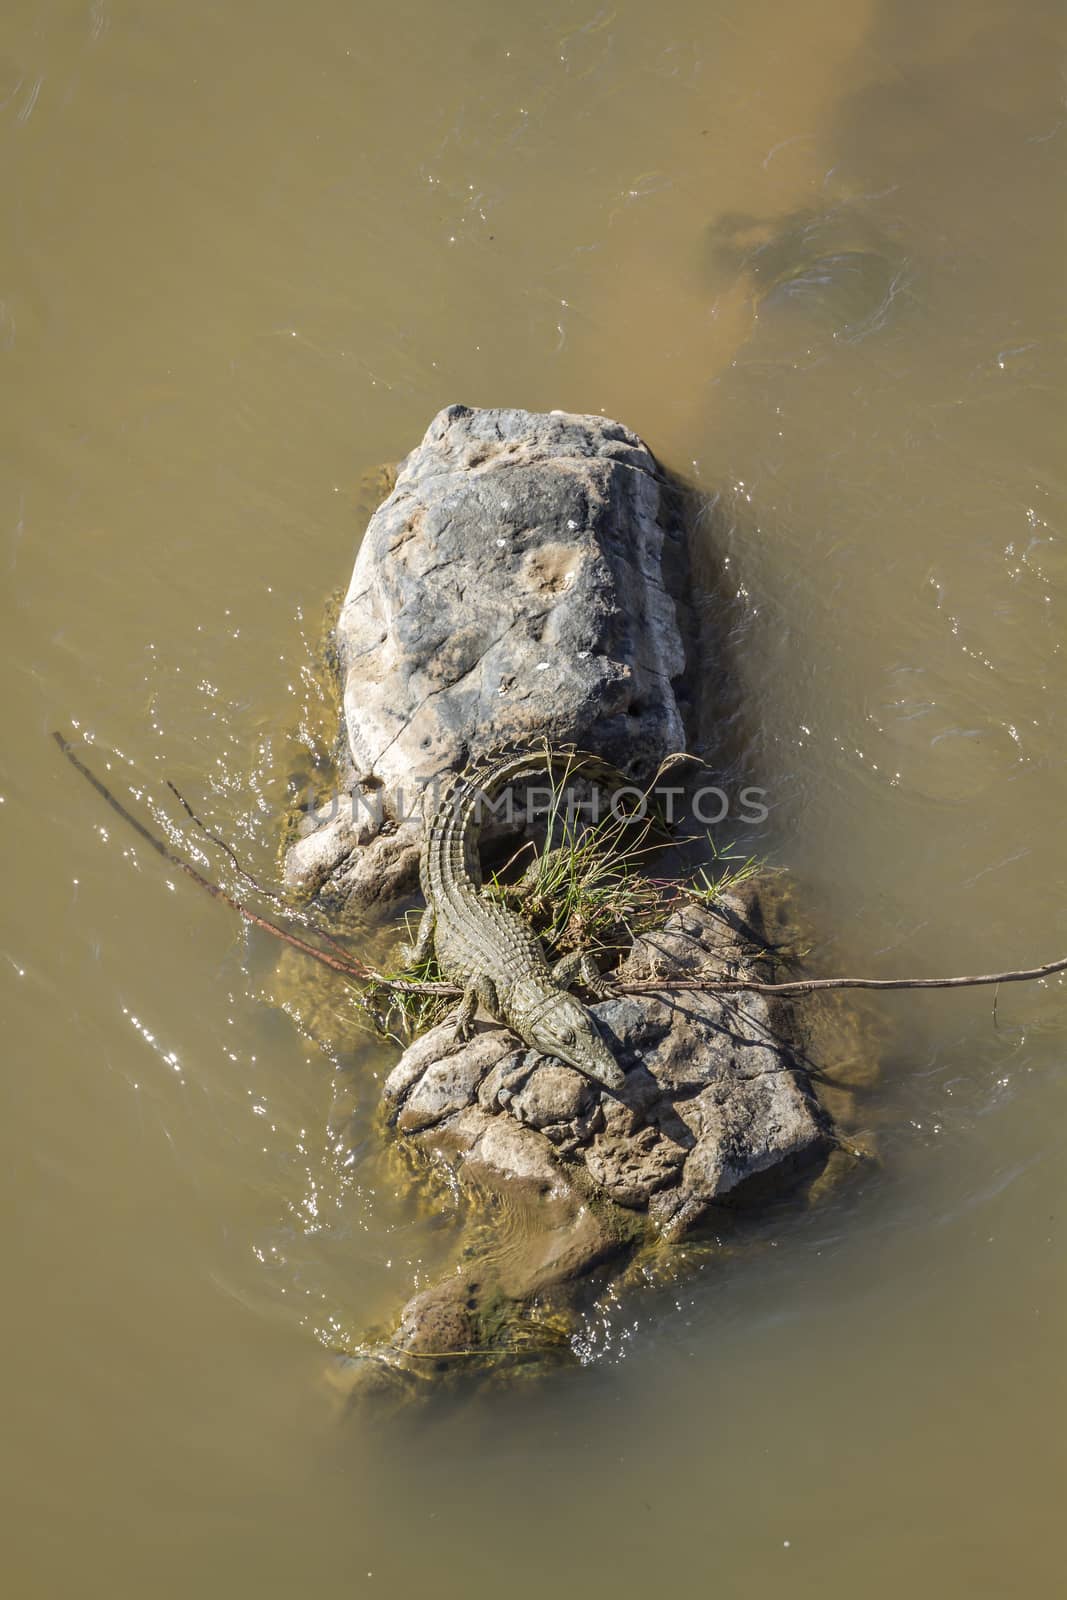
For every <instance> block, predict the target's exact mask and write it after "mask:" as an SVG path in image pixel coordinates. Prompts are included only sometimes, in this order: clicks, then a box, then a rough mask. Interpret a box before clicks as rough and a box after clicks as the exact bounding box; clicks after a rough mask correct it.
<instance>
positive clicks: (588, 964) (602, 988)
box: [552, 950, 607, 995]
mask: <svg viewBox="0 0 1067 1600" xmlns="http://www.w3.org/2000/svg"><path fill="white" fill-rule="evenodd" d="M552 976H553V978H555V980H556V982H557V983H558V984H559V986H560V988H562V989H569V988H570V987H571V985H572V984H574V983H576V982H577V981H578V980H579V979H581V981H582V983H583V984H584V985H585V987H586V988H587V989H588V990H589V992H590V993H591V994H595V995H603V994H606V993H607V985H606V983H605V981H604V977H603V974H602V973H601V971H600V968H599V967H598V966H597V964H596V962H595V961H594V960H593V957H592V956H591V955H590V954H589V952H588V950H572V951H571V953H570V954H569V955H566V956H561V957H560V959H559V960H558V961H557V962H556V964H555V966H554V967H553V968H552Z"/></svg>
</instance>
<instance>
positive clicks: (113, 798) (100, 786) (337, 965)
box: [52, 732, 461, 995]
mask: <svg viewBox="0 0 1067 1600" xmlns="http://www.w3.org/2000/svg"><path fill="white" fill-rule="evenodd" d="M52 737H53V739H54V740H55V741H56V744H57V745H58V746H59V748H60V750H62V752H63V754H64V755H65V756H66V758H67V760H68V761H69V762H70V764H71V766H72V767H74V769H75V771H77V772H80V773H81V775H82V777H83V778H84V779H85V780H86V782H87V783H91V784H92V786H93V788H94V789H95V790H96V792H97V794H98V795H100V796H101V797H102V798H103V799H104V800H106V801H107V803H108V805H109V806H110V807H111V809H112V810H113V811H117V812H118V814H119V816H120V817H121V818H122V820H123V822H126V823H128V824H129V826H130V827H131V828H132V829H133V830H134V832H135V833H137V834H139V835H140V837H141V838H142V839H143V840H144V841H145V843H146V844H147V845H150V846H151V848H152V849H153V850H154V851H155V852H156V854H157V855H160V856H162V857H163V859H164V861H169V862H170V864H171V866H172V867H177V868H178V869H179V871H181V872H184V873H186V874H187V875H188V876H189V877H190V878H192V880H193V882H194V883H198V884H199V885H200V887H201V889H206V890H207V892H208V894H210V895H212V896H213V897H214V898H215V899H216V900H221V901H223V903H224V904H225V905H228V906H229V907H230V909H231V910H232V911H236V912H237V914H238V916H240V917H243V918H244V920H245V921H246V922H249V923H251V924H252V926H253V927H254V928H262V929H263V930H264V932H266V933H270V934H273V936H274V937H275V938H276V939H281V940H283V941H284V942H285V943H286V944H289V945H292V947H293V948H294V950H299V951H301V952H302V953H303V954H304V955H306V956H312V957H313V958H314V960H316V961H321V962H322V964H323V965H324V966H326V967H331V968H332V969H333V971H334V972H339V973H341V974H342V976H343V977H346V978H353V979H355V980H356V981H357V982H359V983H374V984H382V985H384V986H386V987H387V988H390V989H395V990H398V991H401V992H403V993H412V992H415V993H417V994H446V995H458V994H460V993H461V991H460V990H459V989H458V988H457V987H456V986H455V985H453V984H447V983H438V984H433V983H413V982H412V983H409V982H407V981H405V980H404V979H400V978H386V977H385V976H384V975H383V974H382V973H379V972H375V970H374V968H373V967H368V966H366V965H365V964H364V963H363V962H361V961H359V962H357V961H350V960H348V959H347V958H346V957H341V956H336V955H332V954H331V953H330V952H329V951H328V950H320V949H319V947H318V946H317V945H314V944H309V943H308V941H307V940H306V939H301V938H300V936H299V935H298V934H295V933H292V932H290V930H289V929H288V928H282V927H280V926H279V925H278V923H276V922H271V920H270V919H269V917H261V916H260V915H259V914H258V912H255V911H253V910H252V909H251V907H249V906H246V905H244V904H243V903H242V901H240V900H237V899H235V898H234V896H233V895H232V894H227V892H226V890H225V889H223V888H221V887H220V886H219V885H218V884H217V883H212V881H211V879H210V878H206V877H205V876H204V874H203V873H202V872H200V871H199V870H198V869H197V868H196V867H194V866H193V864H192V862H191V861H186V859H185V857H184V856H181V855H179V854H178V852H177V851H176V850H172V849H171V847H170V846H169V845H168V844H165V843H164V841H163V840H162V839H160V838H158V837H157V836H156V835H155V834H154V833H153V832H152V830H151V829H150V828H148V827H146V826H145V824H144V823H143V822H142V821H141V820H140V818H139V817H135V816H134V814H133V812H132V811H129V810H127V808H126V807H125V806H124V805H123V803H122V801H121V800H120V799H119V798H118V796H117V795H114V794H112V792H111V790H110V789H109V788H108V786H107V784H106V783H103V782H102V781H101V779H99V778H98V777H97V776H96V773H95V772H93V771H92V770H91V768H89V767H87V766H86V765H85V762H84V761H82V760H81V758H80V757H79V756H77V755H76V754H75V752H74V748H73V746H72V745H71V743H70V740H69V739H66V738H64V736H63V734H61V733H59V732H55V733H53V735H52Z"/></svg>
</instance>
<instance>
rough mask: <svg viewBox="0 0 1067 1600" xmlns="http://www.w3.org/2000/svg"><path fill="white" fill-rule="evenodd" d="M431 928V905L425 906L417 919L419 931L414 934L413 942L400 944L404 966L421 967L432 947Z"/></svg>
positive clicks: (432, 917)
mask: <svg viewBox="0 0 1067 1600" xmlns="http://www.w3.org/2000/svg"><path fill="white" fill-rule="evenodd" d="M433 928H434V914H433V907H432V906H427V907H426V910H425V911H424V912H423V913H422V916H421V918H420V919H419V931H418V933H417V934H416V935H415V943H414V944H402V945H401V946H400V960H401V962H402V963H403V965H404V966H405V967H421V965H422V963H423V962H424V961H425V960H426V959H427V957H428V956H429V954H430V951H431V950H432V949H433Z"/></svg>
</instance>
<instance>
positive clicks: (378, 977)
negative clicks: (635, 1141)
mask: <svg viewBox="0 0 1067 1600" xmlns="http://www.w3.org/2000/svg"><path fill="white" fill-rule="evenodd" d="M52 737H53V739H55V741H56V743H57V744H58V746H59V748H60V750H62V752H63V754H64V755H65V756H66V758H67V760H68V761H69V762H70V763H71V765H72V766H73V767H74V768H75V770H76V771H78V772H80V773H81V775H82V777H83V778H85V779H86V781H87V782H88V783H91V784H92V786H93V788H94V789H95V790H96V792H97V794H99V795H101V796H102V798H103V799H104V800H106V801H107V803H108V805H109V806H110V807H111V808H112V810H113V811H117V812H118V814H119V816H120V817H121V818H122V819H123V821H124V822H126V823H128V824H129V826H130V827H131V828H133V830H134V831H135V832H136V833H138V834H140V836H141V838H142V839H143V840H144V841H145V843H146V844H148V845H151V847H152V849H153V850H155V851H156V853H157V855H161V856H162V857H163V859H164V861H169V862H170V864H171V865H172V866H174V867H177V868H179V870H180V871H182V872H184V873H186V874H187V875H188V876H189V877H190V878H192V880H193V882H194V883H198V884H199V885H200V887H201V888H202V889H206V890H207V892H208V894H210V895H213V896H214V898H215V899H216V900H222V901H223V902H224V903H225V904H226V905H228V906H229V907H230V908H231V910H233V911H236V912H237V914H238V916H241V917H243V918H244V920H245V921H246V922H249V923H251V924H252V926H253V927H255V928H262V929H263V930H264V932H266V933H270V934H273V935H274V937H275V938H276V939H281V940H283V941H284V942H285V943H286V944H289V945H292V946H293V948H294V949H295V950H300V951H301V952H302V953H303V954H304V955H306V956H311V957H312V958H313V959H314V960H315V961H321V962H322V964H323V965H324V966H327V967H331V968H332V969H333V971H334V972H339V973H341V974H342V976H343V977H346V978H352V979H354V980H356V981H357V982H359V983H371V984H375V985H377V986H380V987H381V988H385V989H391V990H393V991H395V992H396V993H398V994H439V995H459V994H460V993H462V991H461V990H460V989H459V988H458V986H457V985H455V984H451V983H418V982H415V981H414V980H413V979H412V980H409V979H404V978H387V977H386V976H385V975H384V973H381V972H376V971H375V970H374V968H373V967H368V966H366V965H365V963H363V962H361V961H351V960H349V959H348V958H347V957H340V956H336V955H331V953H330V952H329V951H328V950H320V949H319V947H318V946H317V945H313V944H309V943H308V941H307V940H306V939H301V938H300V937H299V936H298V935H297V934H295V933H292V932H290V930H289V929H288V928H282V927H280V926H279V925H278V923H276V922H271V921H270V919H269V918H268V917H261V916H259V915H258V913H257V912H255V911H252V910H251V909H250V907H248V906H246V905H244V904H243V903H242V902H241V901H240V900H236V899H235V898H234V897H233V895H231V894H227V892H226V890H225V889H223V888H221V887H220V886H219V885H218V884H217V883H212V881H211V879H210V878H206V877H205V876H204V874H203V873H202V872H199V871H198V870H197V868H196V867H194V866H193V864H192V862H190V861H186V859H185V857H184V856H181V855H179V854H178V852H177V851H176V850H172V849H171V848H170V846H169V845H167V844H165V843H164V841H163V840H162V839H160V838H157V836H156V835H155V834H154V833H153V832H152V831H151V829H149V828H147V827H146V826H145V824H144V823H143V822H141V821H140V820H139V819H138V818H137V817H135V816H134V814H133V812H132V811H128V810H127V809H126V807H125V806H124V805H123V804H122V801H121V800H119V799H118V798H117V796H115V795H114V794H112V792H111V790H110V789H109V788H108V787H107V785H106V784H105V783H103V782H101V780H100V779H99V778H98V777H97V776H96V774H95V773H94V772H92V771H91V770H90V768H89V767H87V766H86V765H85V763H84V762H83V761H82V760H81V759H80V758H79V757H78V756H77V755H76V754H75V753H74V749H73V746H72V745H71V743H70V741H69V740H68V739H66V738H65V737H64V736H63V734H61V733H59V732H56V733H53V735H52ZM171 787H172V788H173V787H174V786H173V784H172V785H171ZM175 793H176V794H177V790H175ZM178 798H179V800H181V801H182V804H183V805H184V806H185V808H186V810H187V811H189V814H190V816H193V812H192V811H191V809H190V807H189V806H188V804H187V803H186V802H185V800H184V799H183V798H182V796H181V795H178ZM194 821H197V822H199V818H197V817H194ZM201 826H203V824H201ZM212 837H214V835H212ZM217 842H219V843H221V841H217ZM224 848H226V849H228V846H224ZM230 854H231V859H234V860H236V858H235V857H233V855H232V852H230ZM238 870H239V871H241V872H242V875H243V876H247V874H246V873H244V872H243V869H242V868H241V867H240V866H238ZM324 937H326V938H329V935H324ZM331 942H332V941H331ZM1057 972H1067V957H1064V958H1063V959H1061V960H1059V961H1046V962H1045V963H1043V965H1041V966H1040V967H1019V968H1016V969H1015V970H1013V971H1010V972H985V973H980V974H978V975H976V976H973V977H966V976H965V977H956V978H798V979H794V980H793V981H791V982H789V983H761V982H759V981H758V980H757V979H755V978H701V977H699V976H694V977H690V978H664V979H661V980H660V981H658V982H657V981H656V980H654V979H650V980H649V981H647V982H643V983H628V984H625V985H619V986H618V992H619V993H622V994H668V993H672V992H674V993H677V992H681V991H684V990H687V989H688V990H694V989H701V990H708V991H710V992H711V993H713V994H733V993H736V992H737V991H738V990H742V989H744V990H748V991H751V992H752V993H754V994H780V995H800V994H814V993H815V992H816V991H821V990H826V989H977V988H983V987H989V986H990V985H993V984H1001V983H1035V982H1037V981H1038V980H1039V979H1041V978H1049V977H1052V976H1053V975H1054V974H1055V973H1057Z"/></svg>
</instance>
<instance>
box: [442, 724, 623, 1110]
mask: <svg viewBox="0 0 1067 1600" xmlns="http://www.w3.org/2000/svg"><path fill="white" fill-rule="evenodd" d="M546 771H549V772H552V773H555V772H557V771H562V772H569V773H573V774H575V775H577V776H582V775H585V774H590V775H593V776H600V777H603V776H604V775H605V774H610V777H611V779H612V780H613V781H614V782H615V783H621V782H623V781H624V780H623V779H622V778H621V776H620V775H619V774H618V773H616V772H614V771H613V770H612V769H610V768H607V767H606V766H605V764H604V763H602V762H599V761H597V760H596V759H595V758H593V757H586V756H554V755H551V754H546V755H545V756H530V755H522V756H506V757H502V758H501V759H500V760H498V761H496V762H493V763H490V764H489V765H487V766H485V767H482V768H478V769H475V770H473V771H470V772H467V773H464V774H462V775H461V776H460V777H458V778H457V779H456V780H455V782H454V783H453V785H452V787H451V788H450V789H449V791H448V793H447V795H446V796H445V798H444V800H443V801H442V803H441V805H440V806H439V807H438V810H437V812H436V813H435V815H434V817H433V819H432V821H431V823H430V826H429V830H428V832H427V837H426V842H425V844H424V846H423V850H422V859H421V865H420V876H421V880H422V892H423V894H424V896H425V898H426V911H425V913H424V915H423V921H422V925H421V926H420V928H419V937H418V940H417V943H416V946H415V950H414V952H413V955H416V956H422V955H426V954H428V953H429V947H430V940H431V938H432V940H433V945H434V949H435V951H436V954H437V961H438V965H439V966H440V968H441V971H442V972H443V973H444V975H445V977H447V978H449V979H450V980H452V981H453V982H455V983H462V984H463V986H464V996H463V1001H462V1004H461V1005H460V1010H459V1016H458V1020H457V1035H458V1037H460V1038H463V1037H465V1036H466V1034H467V1033H468V1031H469V1028H470V1023H471V1018H472V1017H473V1014H474V1010H475V1007H476V1005H477V1004H478V1002H479V1001H480V1002H481V1003H482V1005H483V1006H484V1007H485V1008H486V1010H488V1011H489V1012H490V1014H491V1015H492V1016H494V1017H496V1018H497V1020H498V1021H500V1022H504V1023H506V1024H507V1025H508V1027H510V1028H512V1029H514V1031H515V1032H516V1033H517V1034H518V1035H519V1037H520V1038H521V1039H523V1040H524V1041H525V1043H526V1044H528V1045H529V1046H530V1048H531V1049H533V1050H537V1051H539V1052H540V1053H541V1054H542V1055H546V1056H555V1057H556V1058H557V1060H559V1061H562V1062H565V1063H566V1065H567V1066H570V1067H574V1068H575V1069H576V1070H577V1071H579V1072H583V1073H585V1074H586V1075H587V1076H589V1077H591V1078H595V1079H596V1080H597V1081H598V1082H600V1083H603V1084H605V1085H606V1086H607V1087H608V1088H611V1089H618V1088H620V1087H621V1086H622V1082H623V1074H622V1072H621V1070H620V1068H619V1066H618V1064H617V1063H616V1061H615V1058H614V1057H613V1056H612V1054H611V1051H610V1050H609V1049H608V1047H607V1045H606V1044H605V1043H604V1040H603V1039H602V1038H601V1036H600V1034H599V1032H598V1031H597V1026H596V1023H595V1021H594V1020H593V1018H592V1016H591V1015H590V1013H589V1012H588V1011H587V1010H586V1008H585V1006H583V1005H582V1004H581V1003H580V1001H578V1000H577V999H575V997H574V996H573V995H572V994H570V993H569V992H568V987H567V982H566V979H565V978H564V972H565V971H571V970H572V969H573V968H574V965H575V964H574V962H565V963H560V965H559V967H557V968H555V969H553V968H552V967H550V966H549V964H548V961H547V960H546V958H545V952H544V947H543V946H542V944H541V941H540V939H539V938H538V937H537V935H536V934H535V933H534V931H533V929H532V928H530V927H529V926H528V925H527V924H526V923H525V922H524V921H523V919H522V918H521V917H520V916H518V915H517V914H516V913H515V912H513V911H509V910H508V909H507V908H506V907H505V906H502V905H499V904H498V903H497V902H496V901H493V900H489V899H487V898H486V896H485V895H484V894H483V893H482V871H481V863H480V861H479V858H478V841H479V838H480V835H481V820H480V818H479V815H478V813H479V808H480V803H481V802H482V801H483V799H484V800H490V801H491V800H494V799H495V798H496V797H497V796H498V795H500V794H502V793H503V791H504V790H505V789H506V788H508V787H509V786H510V785H512V784H516V783H520V782H526V781H528V780H530V779H535V778H543V777H544V776H545V773H546ZM561 969H562V970H561ZM574 975H575V976H576V975H577V974H576V973H575V974H574Z"/></svg>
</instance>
